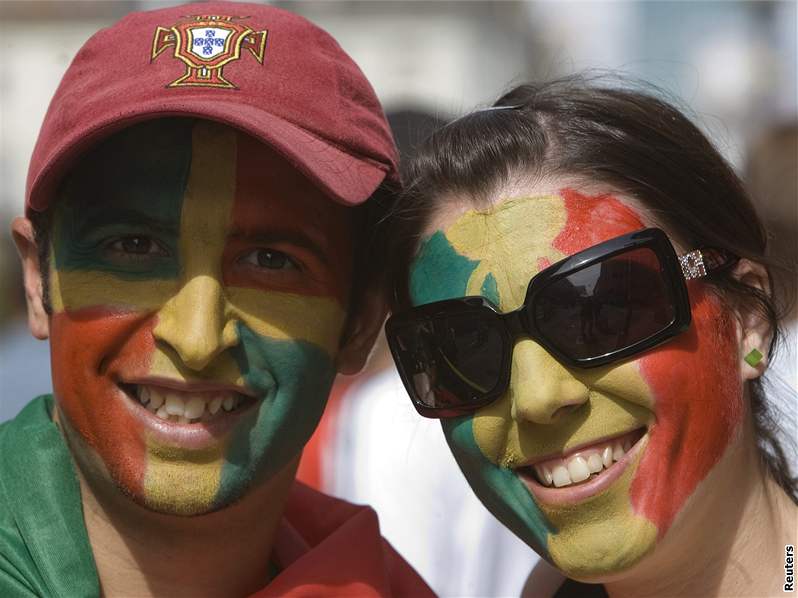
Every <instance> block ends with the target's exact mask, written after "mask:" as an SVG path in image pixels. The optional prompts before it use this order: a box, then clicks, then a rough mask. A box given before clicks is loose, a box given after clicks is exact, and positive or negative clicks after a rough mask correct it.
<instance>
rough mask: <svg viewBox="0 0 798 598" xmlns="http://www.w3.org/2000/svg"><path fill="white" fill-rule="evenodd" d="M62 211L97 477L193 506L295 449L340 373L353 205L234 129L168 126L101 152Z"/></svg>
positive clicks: (74, 378)
mask: <svg viewBox="0 0 798 598" xmlns="http://www.w3.org/2000/svg"><path fill="white" fill-rule="evenodd" d="M54 209H55V211H54V222H53V235H52V247H51V249H52V251H51V256H52V257H51V260H50V297H51V303H52V307H53V315H52V319H51V322H50V336H51V347H52V370H53V385H54V391H55V397H56V401H57V405H58V409H59V413H60V414H61V415H62V421H63V422H64V424H65V425H66V430H67V435H68V438H69V440H70V445H71V448H72V451H73V453H74V454H75V456H76V458H77V460H78V462H79V463H80V464H81V469H82V470H83V471H84V473H86V472H90V473H89V474H88V475H92V476H101V477H108V476H110V478H111V479H112V480H113V481H114V482H115V484H116V485H117V487H118V488H119V489H120V490H121V491H123V492H124V493H126V494H127V495H129V496H130V497H132V498H133V499H134V500H135V501H136V502H138V503H140V504H142V505H144V506H146V507H148V508H150V509H153V510H156V511H161V512H164V513H174V514H184V515H192V514H200V513H205V512H209V511H212V510H215V509H219V508H221V507H224V506H226V505H228V504H230V503H231V502H233V501H235V500H236V499H238V498H240V497H241V496H242V494H244V493H245V492H246V491H247V489H248V488H249V487H250V486H252V485H253V484H259V483H262V482H264V481H266V480H268V479H269V478H271V477H272V476H273V475H274V474H275V473H276V472H278V471H280V470H281V469H283V468H284V467H286V466H287V465H288V464H289V463H290V462H291V461H292V460H294V459H295V458H296V457H297V456H298V455H299V454H300V452H301V450H302V447H303V446H304V444H305V442H306V441H307V439H308V438H309V436H310V435H311V433H312V432H313V430H314V428H315V426H316V424H317V422H318V420H319V418H320V416H321V413H322V411H323V408H324V405H325V403H326V400H327V396H328V392H329V388H330V385H331V383H332V379H333V377H334V374H335V367H334V359H335V357H336V354H337V351H338V346H339V339H340V336H341V332H342V328H343V324H344V320H345V316H346V306H347V302H348V294H349V286H350V281H351V276H352V272H351V262H352V241H351V237H352V223H351V216H350V213H349V212H348V211H347V210H346V208H343V207H341V206H338V205H336V204H334V203H332V202H331V201H330V200H328V199H327V198H326V197H324V196H323V195H322V193H321V192H320V191H318V190H317V189H316V188H314V187H313V186H312V185H311V184H310V183H309V182H308V181H307V180H306V179H305V178H304V177H303V176H302V175H300V174H299V173H298V172H297V171H296V170H294V169H293V168H291V167H290V166H289V165H288V164H287V163H286V162H284V161H283V160H282V159H281V158H279V157H278V156H276V155H275V154H274V153H272V152H271V151H270V150H269V149H268V148H266V147H265V146H263V145H261V144H259V143H258V142H256V141H255V140H253V139H251V138H249V137H247V136H245V135H242V134H240V133H237V132H236V131H234V130H233V129H230V128H227V127H223V126H221V125H217V124H212V123H208V122H205V121H198V122H197V121H189V120H161V121H154V122H151V123H147V124H144V125H139V126H137V127H134V128H131V129H128V130H126V131H124V132H123V133H121V134H119V135H117V136H115V137H114V138H112V139H111V140H110V141H109V142H106V143H105V144H103V145H102V146H101V147H100V148H99V149H98V150H96V151H94V152H92V153H91V154H90V155H89V156H87V157H86V158H85V159H84V160H83V161H82V162H81V163H80V165H79V166H78V167H77V168H76V169H75V170H74V171H73V172H72V174H71V176H70V177H69V178H68V179H67V181H66V182H65V185H64V186H63V188H62V194H61V197H60V198H59V200H58V203H57V204H56V206H55V208H54Z"/></svg>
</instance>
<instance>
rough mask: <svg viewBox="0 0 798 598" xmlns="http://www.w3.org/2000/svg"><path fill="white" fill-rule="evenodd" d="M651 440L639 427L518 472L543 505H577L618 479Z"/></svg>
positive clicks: (535, 463)
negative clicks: (648, 439) (647, 439)
mask: <svg viewBox="0 0 798 598" xmlns="http://www.w3.org/2000/svg"><path fill="white" fill-rule="evenodd" d="M647 437H648V436H647V434H646V430H645V428H639V429H637V430H633V431H632V432H627V433H626V434H623V435H621V436H615V437H612V438H606V439H602V440H600V441H598V442H594V443H592V444H590V445H586V446H582V447H579V448H578V449H574V450H571V451H569V452H568V453H567V454H564V455H562V456H558V457H550V458H546V459H539V460H537V461H534V462H532V463H530V464H528V465H526V466H523V467H519V468H517V469H516V470H515V472H516V473H517V474H518V477H519V478H520V479H521V481H522V482H524V484H525V485H526V486H527V488H528V489H529V491H530V492H531V493H532V494H533V495H534V496H535V497H536V498H538V499H539V500H540V501H541V502H543V503H547V504H571V503H576V502H579V501H582V500H584V499H586V498H588V497H590V496H593V495H594V494H598V493H599V492H602V491H603V490H605V489H606V488H607V487H609V486H610V484H612V483H613V482H614V481H615V480H617V479H618V477H620V475H621V474H622V473H623V471H624V470H625V469H626V467H627V466H628V465H629V463H630V462H631V461H632V460H633V459H634V458H635V455H637V453H638V452H639V451H640V450H641V447H642V446H643V445H644V444H645V442H644V439H646V438H647Z"/></svg>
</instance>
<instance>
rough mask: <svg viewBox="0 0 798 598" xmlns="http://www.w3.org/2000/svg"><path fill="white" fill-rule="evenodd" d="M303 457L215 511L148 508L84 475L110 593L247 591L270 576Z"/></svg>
mask: <svg viewBox="0 0 798 598" xmlns="http://www.w3.org/2000/svg"><path fill="white" fill-rule="evenodd" d="M296 466H297V462H296V460H295V461H293V462H292V463H289V464H288V466H286V467H285V468H283V470H282V471H280V472H278V473H277V474H276V475H275V476H274V477H273V478H271V479H270V480H269V481H267V482H265V483H264V484H263V485H261V486H259V487H257V488H255V489H253V490H252V491H251V492H250V493H249V494H248V495H247V496H245V497H244V498H243V499H242V500H241V501H239V502H238V503H236V504H234V505H232V506H230V507H227V508H225V509H222V510H221V511H217V512H215V513H210V514H208V515H201V516H196V517H177V516H171V515H163V514H160V513H154V512H152V511H148V510H146V509H144V508H143V507H140V506H138V505H136V504H135V503H133V502H132V501H130V500H129V499H128V498H126V497H124V496H122V494H121V493H120V492H119V491H118V490H116V489H110V490H109V491H110V492H112V493H113V494H110V495H109V494H108V492H106V491H105V490H106V489H97V488H93V487H92V485H90V484H88V483H87V482H86V480H85V479H84V477H83V475H82V474H81V475H80V482H81V495H82V501H83V512H84V520H85V523H86V529H87V531H88V534H89V540H90V542H91V545H92V550H93V552H94V558H95V562H96V565H97V571H98V574H99V578H100V585H101V588H102V592H103V595H105V596H133V595H135V596H192V597H204V596H244V595H249V594H251V593H253V592H255V591H257V590H259V589H261V588H263V587H264V586H265V585H267V583H268V582H269V575H270V569H269V559H270V555H271V553H272V548H273V545H274V539H275V533H276V529H277V525H278V523H279V521H280V518H281V517H282V512H283V509H284V506H285V501H286V499H287V496H288V492H289V490H290V487H291V483H292V481H293V479H294V474H295V471H296Z"/></svg>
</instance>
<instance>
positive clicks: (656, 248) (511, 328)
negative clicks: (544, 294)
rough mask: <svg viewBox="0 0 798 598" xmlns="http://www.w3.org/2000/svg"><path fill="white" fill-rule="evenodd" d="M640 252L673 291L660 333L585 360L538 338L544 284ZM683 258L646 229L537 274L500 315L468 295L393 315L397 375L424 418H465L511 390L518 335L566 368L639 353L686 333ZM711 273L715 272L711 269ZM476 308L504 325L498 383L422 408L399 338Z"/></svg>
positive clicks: (388, 328) (389, 330)
mask: <svg viewBox="0 0 798 598" xmlns="http://www.w3.org/2000/svg"><path fill="white" fill-rule="evenodd" d="M644 248H648V249H651V250H652V251H653V252H654V254H655V255H656V256H657V258H658V260H659V262H660V264H661V266H662V269H663V278H664V280H665V281H666V283H667V284H668V285H669V289H670V291H671V293H672V298H671V299H672V302H673V310H674V317H673V320H672V321H671V323H670V324H668V325H667V326H666V327H665V328H663V329H662V330H660V331H659V332H657V333H655V334H653V335H651V336H649V337H647V338H645V339H643V340H641V341H638V342H636V343H633V344H631V345H629V346H626V347H623V348H621V349H618V350H615V351H611V352H609V353H606V354H604V355H599V356H596V357H589V358H583V359H578V358H573V357H571V356H569V355H566V354H564V353H563V352H562V351H560V350H559V349H558V348H557V347H555V346H554V345H552V344H551V343H550V342H549V341H548V340H547V339H546V338H545V337H544V336H543V335H542V334H540V331H539V330H538V328H537V325H536V323H535V320H534V318H530V317H529V312H530V311H531V310H532V309H534V305H535V297H536V296H537V295H538V294H539V293H540V292H541V291H543V290H544V289H545V288H547V287H548V285H550V284H552V283H554V282H556V281H558V280H560V279H562V278H565V277H567V276H569V275H571V274H574V273H575V272H577V271H579V270H582V269H584V268H587V267H589V266H591V265H593V264H596V263H598V262H601V261H603V260H606V259H609V258H611V257H613V256H615V255H618V254H620V253H625V252H627V251H631V250H634V249H644ZM696 253H698V259H700V257H701V254H700V252H691V253H690V254H687V255H688V256H695V254H696ZM684 257H685V256H683V257H682V258H679V257H678V256H677V255H676V251H675V250H674V248H673V245H672V244H671V242H670V240H669V239H668V236H667V235H666V234H665V233H664V232H663V231H662V230H660V229H658V228H647V229H643V230H640V231H635V232H632V233H628V234H626V235H622V236H620V237H616V238H614V239H610V240H608V241H604V242H603V243H599V244H597V245H594V246H592V247H588V248H587V249H585V250H583V251H580V252H579V253H575V254H573V255H571V256H569V257H567V258H565V259H563V260H560V261H559V262H556V263H555V264H552V265H551V266H549V267H547V268H545V269H544V270H541V271H540V272H538V273H537V274H536V275H535V276H533V277H532V279H531V280H530V281H529V284H528V286H527V291H526V297H525V299H524V303H523V305H521V306H520V307H519V308H518V309H516V310H514V311H511V312H508V313H501V312H499V311H498V307H497V306H495V305H493V303H492V302H491V301H490V300H488V299H486V298H485V297H482V296H469V297H461V298H456V299H447V300H444V301H436V302H433V303H427V304H425V305H420V306H417V307H412V308H410V309H408V310H406V311H404V312H401V313H399V314H395V315H393V316H391V317H390V318H388V321H387V322H386V323H385V334H386V337H387V339H388V346H389V348H390V350H391V355H392V356H393V360H394V363H395V364H396V368H397V370H398V371H399V376H400V378H401V379H402V383H403V384H404V386H405V389H406V390H407V393H408V395H409V396H410V398H411V400H412V401H413V406H414V407H415V408H416V410H417V411H418V413H419V414H420V415H423V416H424V417H431V418H441V417H456V416H459V415H464V414H466V413H470V412H472V411H474V410H476V409H479V408H481V407H484V406H485V405H488V404H490V403H492V402H493V401H495V400H496V399H497V398H499V396H501V395H502V394H504V393H505V392H506V390H507V387H508V386H509V383H510V374H511V367H510V365H511V364H510V361H511V359H512V354H513V350H514V345H515V341H516V340H517V339H518V338H519V337H526V338H530V339H532V340H534V341H535V342H536V343H538V344H539V345H540V346H541V347H543V348H544V349H545V350H546V351H548V352H549V353H550V354H551V355H552V356H553V357H554V358H555V359H557V360H558V361H559V362H560V363H562V364H563V365H565V366H566V367H578V368H594V367H600V366H603V365H607V364H609V363H612V362H616V361H620V360H623V359H625V358H627V357H630V356H632V355H637V354H639V353H642V352H643V351H646V350H648V349H651V348H653V347H655V346H657V345H659V344H661V343H663V342H665V341H666V340H668V339H670V338H673V337H674V336H676V335H678V334H680V333H681V332H684V331H685V330H687V329H688V328H689V327H690V322H691V317H692V316H691V312H690V298H689V296H688V294H687V286H686V284H685V277H686V270H685V269H684V268H685V265H684ZM702 267H703V266H702ZM711 269H715V268H714V267H712V268H711ZM476 309H488V310H490V311H491V312H492V315H491V318H494V317H496V316H498V320H497V321H498V322H500V323H501V324H502V326H500V327H498V330H499V331H500V332H501V334H502V356H501V366H500V367H501V370H500V371H501V374H500V378H499V380H498V381H497V383H496V385H495V386H494V388H492V389H491V390H490V391H489V392H487V393H485V394H484V395H481V396H480V397H476V396H475V397H474V400H473V402H469V403H468V405H464V406H463V405H461V406H457V407H440V408H439V407H430V406H429V405H425V404H424V403H422V402H421V401H420V400H419V399H418V398H417V396H416V394H417V393H416V391H415V388H413V384H412V380H411V377H410V376H408V375H406V372H405V371H404V367H403V365H402V361H401V359H400V358H399V354H400V348H399V342H398V334H399V333H400V332H401V330H402V329H403V328H408V327H410V326H417V325H418V324H419V321H421V320H432V319H434V318H435V317H437V316H447V317H451V316H454V315H457V314H459V313H475V310H476Z"/></svg>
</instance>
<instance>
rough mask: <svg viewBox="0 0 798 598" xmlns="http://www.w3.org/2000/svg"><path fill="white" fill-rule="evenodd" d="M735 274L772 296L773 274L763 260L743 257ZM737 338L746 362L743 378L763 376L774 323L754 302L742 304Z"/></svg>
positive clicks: (742, 366)
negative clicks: (752, 303) (769, 273)
mask: <svg viewBox="0 0 798 598" xmlns="http://www.w3.org/2000/svg"><path fill="white" fill-rule="evenodd" d="M732 276H734V278H736V279H737V281H738V282H741V283H743V284H745V285H747V286H749V287H752V288H755V289H759V290H760V291H762V292H763V293H764V294H766V295H768V296H770V292H771V291H770V277H769V276H768V273H767V270H766V269H765V267H764V266H763V265H762V264H759V263H757V262H752V261H750V260H747V259H741V260H740V261H739V262H738V263H737V265H736V266H735V268H734V272H733V273H732ZM737 311H738V318H737V340H738V343H739V353H740V355H739V358H740V361H741V362H742V365H741V369H740V373H741V375H742V378H743V380H744V381H745V380H754V379H756V378H759V377H760V376H761V375H762V374H763V373H764V372H765V369H766V368H767V364H768V359H769V358H770V355H769V354H768V353H769V349H770V340H771V338H773V332H774V330H773V328H772V326H771V323H770V322H769V321H768V319H767V318H766V317H765V315H764V314H762V313H761V312H760V311H759V310H757V309H755V307H754V306H753V305H751V304H748V305H745V304H742V305H740V306H739V307H738V310H737Z"/></svg>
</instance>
